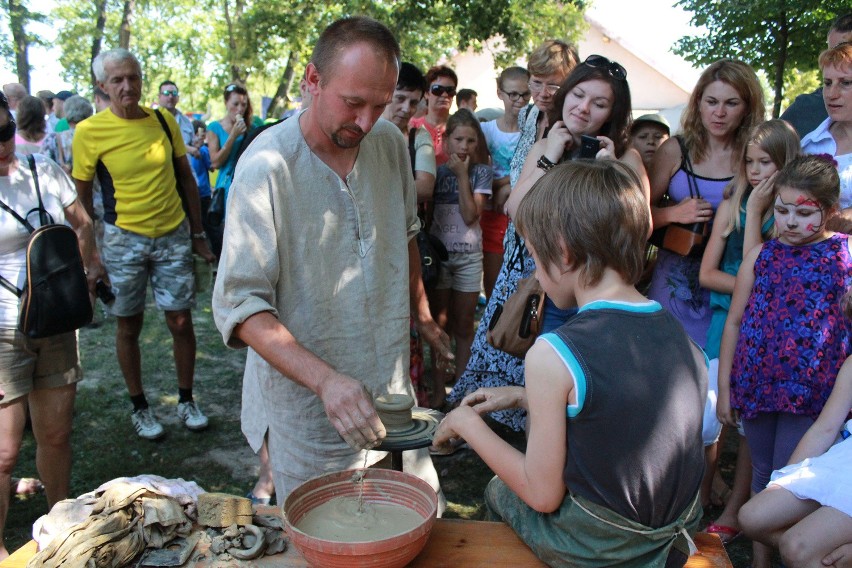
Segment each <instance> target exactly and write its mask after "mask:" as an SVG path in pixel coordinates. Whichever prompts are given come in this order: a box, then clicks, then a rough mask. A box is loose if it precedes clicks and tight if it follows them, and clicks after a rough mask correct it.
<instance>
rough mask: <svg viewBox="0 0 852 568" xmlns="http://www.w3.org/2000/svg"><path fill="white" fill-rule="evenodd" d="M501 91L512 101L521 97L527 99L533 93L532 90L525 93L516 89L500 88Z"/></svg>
mask: <svg viewBox="0 0 852 568" xmlns="http://www.w3.org/2000/svg"><path fill="white" fill-rule="evenodd" d="M500 92H501V93H503V94H504V95H506V96H507V97H509V100H510V101H512V102H516V101H517V100H519V99H524V100H527V99H529V98H530V96H531V95H532V93H531V92H530V91H527V92H525V93H518V92H516V91H504V90H503V89H500Z"/></svg>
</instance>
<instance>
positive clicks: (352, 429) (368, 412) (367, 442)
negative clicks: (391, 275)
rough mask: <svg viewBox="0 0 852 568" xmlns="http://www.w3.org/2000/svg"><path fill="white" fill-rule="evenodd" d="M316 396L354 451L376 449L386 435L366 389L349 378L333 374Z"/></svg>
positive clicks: (330, 419) (324, 382) (332, 422)
mask: <svg viewBox="0 0 852 568" xmlns="http://www.w3.org/2000/svg"><path fill="white" fill-rule="evenodd" d="M319 397H320V399H322V403H323V405H324V406H325V413H326V416H328V419H329V421H330V422H331V424H332V426H334V428H335V429H336V430H337V432H338V433H339V434H340V436H341V437H342V438H343V440H344V441H345V442H346V443H347V444H349V446H350V447H351V448H352V449H354V450H363V449H370V448H375V447H376V446H378V445H379V443H380V442H381V440H382V439H383V438H384V437H385V436H386V434H387V433H386V432H385V427H384V425H383V424H382V421H381V420H379V415H378V414H377V413H376V409H375V408H374V407H373V397H372V396H370V393H369V392H368V391H367V388H366V387H365V386H364V385H363V384H361V383H360V382H358V381H356V380H355V379H353V378H352V377H348V376H346V375H343V374H341V373H335V374H334V375H333V376H331V377H327V378H326V379H325V380H324V381H323V386H322V388H321V389H320V391H319Z"/></svg>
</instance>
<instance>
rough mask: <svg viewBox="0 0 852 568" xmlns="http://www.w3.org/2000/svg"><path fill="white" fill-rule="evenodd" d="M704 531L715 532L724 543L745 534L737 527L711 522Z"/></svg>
mask: <svg viewBox="0 0 852 568" xmlns="http://www.w3.org/2000/svg"><path fill="white" fill-rule="evenodd" d="M703 532H706V533H708V534H715V535H716V536H718V537H719V538H720V539H721V541H722V544H729V543H731V542H733V541H734V540H736V539H737V538H739V536H740V535H741V534H743V531H741V530H738V529H735V528H734V527H729V526H727V525H718V524H716V523H710V524H709V525H707V528H705V529H704V531H703Z"/></svg>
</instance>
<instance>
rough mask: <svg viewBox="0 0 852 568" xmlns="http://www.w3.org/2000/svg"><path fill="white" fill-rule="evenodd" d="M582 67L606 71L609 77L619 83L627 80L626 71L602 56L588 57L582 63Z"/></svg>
mask: <svg viewBox="0 0 852 568" xmlns="http://www.w3.org/2000/svg"><path fill="white" fill-rule="evenodd" d="M583 65H588V66H589V67H594V68H595V69H606V70H607V71H608V72H609V74H610V76H611V77H613V78H615V79H618V80H619V81H626V80H627V69H625V68H624V67H622V66H621V65H620V64H618V63H616V62H615V61H610V60H609V59H607V58H606V57H604V56H603V55H590V56H588V57H587V58H586V60H585V61H583Z"/></svg>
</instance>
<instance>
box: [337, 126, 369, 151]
mask: <svg viewBox="0 0 852 568" xmlns="http://www.w3.org/2000/svg"><path fill="white" fill-rule="evenodd" d="M344 130H345V131H349V132H352V133H353V134H355V133H357V134H359V137H358V138H357V139H356V140H352V139H349V138H344V137H343V136H341V135H340V133H341V132H342V131H344ZM364 136H366V134H364V131H363V130H361V127H360V126H358V125H357V124H344V125H343V126H341V127H340V128H339V129H338V130H337V131H335V132H333V133H332V135H331V141H332V142H334V143H335V144H336V145H337V147H339V148H357V147H358V146H359V145H360V144H361V140H363V139H364Z"/></svg>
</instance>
